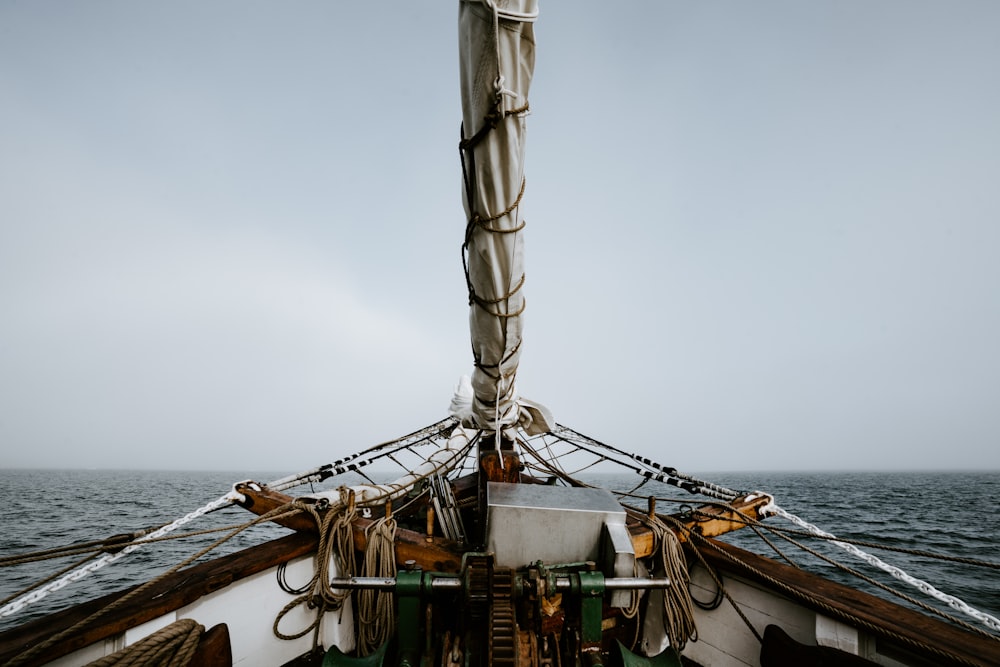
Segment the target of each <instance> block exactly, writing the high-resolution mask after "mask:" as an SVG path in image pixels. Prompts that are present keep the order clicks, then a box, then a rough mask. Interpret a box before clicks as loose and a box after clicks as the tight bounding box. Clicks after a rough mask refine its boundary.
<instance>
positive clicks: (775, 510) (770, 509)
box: [761, 500, 1000, 631]
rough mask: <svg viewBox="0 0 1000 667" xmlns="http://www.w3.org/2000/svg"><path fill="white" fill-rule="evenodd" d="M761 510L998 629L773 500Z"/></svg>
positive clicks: (998, 625)
mask: <svg viewBox="0 0 1000 667" xmlns="http://www.w3.org/2000/svg"><path fill="white" fill-rule="evenodd" d="M761 511H762V512H767V513H770V514H776V515H778V516H780V517H781V518H783V519H786V520H788V521H791V522H792V523H794V524H795V525H797V526H799V527H801V528H804V529H806V530H808V531H810V532H813V533H815V534H817V535H827V536H829V537H831V538H833V539H832V540H831V542H832V544H835V545H836V546H838V547H840V548H841V549H843V550H844V551H846V552H848V553H849V554H851V555H852V556H855V557H856V558H860V559H861V560H863V561H865V562H867V563H868V564H869V565H873V566H874V567H877V568H878V569H880V570H883V571H885V572H888V573H889V574H891V575H892V576H894V577H896V578H897V579H900V580H902V581H905V582H906V583H908V584H910V585H911V586H913V587H914V588H916V589H918V590H920V591H921V592H923V593H925V594H927V595H930V596H931V597H933V598H935V599H937V600H939V601H940V602H943V603H945V604H946V605H948V606H949V607H951V608H952V609H956V610H958V611H961V612H962V613H964V614H965V615H967V616H970V617H972V618H974V619H975V620H977V621H979V622H980V623H982V624H983V625H985V626H986V627H988V628H990V629H991V630H994V631H1000V619H998V618H996V617H995V616H991V615H990V614H987V613H985V612H982V611H979V610H978V609H975V608H974V607H971V606H969V605H968V604H967V603H966V602H964V601H963V600H960V599H959V598H957V597H955V596H954V595H949V594H947V593H944V592H942V591H940V590H938V589H937V588H935V587H934V586H932V585H931V584H929V583H927V582H926V581H923V580H922V579H917V578H916V577H913V576H911V575H909V574H907V573H906V572H904V571H903V570H902V569H900V568H898V567H895V566H893V565H889V564H888V563H886V562H884V561H882V560H881V559H879V558H878V557H877V556H874V555H872V554H869V553H866V552H864V551H862V550H861V549H858V548H857V547H856V546H854V545H852V544H848V543H846V542H843V541H840V540H837V539H836V538H835V537H834V536H833V535H832V534H830V533H827V532H826V531H824V530H822V529H820V528H819V527H817V526H815V525H813V524H811V523H809V522H808V521H805V520H803V519H800V518H799V517H797V516H795V515H794V514H791V513H790V512H787V511H785V510H784V509H782V508H781V507H778V506H777V505H776V504H775V503H774V501H773V500H772V501H771V502H770V503H769V504H768V505H766V506H765V507H763V508H761Z"/></svg>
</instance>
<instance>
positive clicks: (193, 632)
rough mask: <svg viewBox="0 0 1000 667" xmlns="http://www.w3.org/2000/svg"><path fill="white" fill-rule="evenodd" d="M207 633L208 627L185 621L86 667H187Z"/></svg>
mask: <svg viewBox="0 0 1000 667" xmlns="http://www.w3.org/2000/svg"><path fill="white" fill-rule="evenodd" d="M204 632H205V626H203V625H201V624H199V623H198V622H196V621H194V620H193V619H190V618H182V619H180V620H178V621H175V622H173V623H171V624H170V625H168V626H167V627H165V628H161V629H159V630H157V631H156V632H154V633H153V634H151V635H149V636H148V637H144V638H143V639H141V640H139V641H137V642H136V643H135V644H132V645H131V646H126V647H125V648H123V649H122V650H120V651H116V652H115V653H112V654H111V655H106V656H104V657H103V658H100V659H98V660H95V661H93V662H91V663H89V664H88V665H87V667H132V666H133V665H139V666H141V667H185V665H188V664H189V663H190V662H191V658H193V657H194V654H195V652H196V651H197V650H198V643H199V642H200V641H201V636H202V633H204Z"/></svg>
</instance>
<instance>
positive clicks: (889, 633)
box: [665, 517, 979, 667]
mask: <svg viewBox="0 0 1000 667" xmlns="http://www.w3.org/2000/svg"><path fill="white" fill-rule="evenodd" d="M665 518H670V517H665ZM675 523H677V522H676V521H675ZM679 526H680V527H681V528H685V527H684V526H683V524H679ZM686 532H687V535H688V539H689V540H690V541H691V543H692V546H694V547H695V549H694V551H695V553H696V554H698V556H699V558H701V559H702V563H703V564H705V560H704V557H703V556H702V555H701V548H703V547H707V548H708V549H710V550H712V551H714V552H715V553H716V554H718V556H720V557H722V558H723V559H725V560H726V561H728V562H729V563H731V564H733V565H735V566H737V567H739V568H741V569H744V570H746V571H748V572H752V573H753V574H754V576H755V577H758V578H759V579H760V580H762V581H765V582H767V583H769V584H770V585H771V586H774V587H775V588H778V589H780V590H782V591H785V593H787V594H788V595H789V597H791V598H792V599H797V600H806V601H808V602H809V603H810V604H813V605H815V606H816V607H817V608H818V609H820V610H823V611H825V612H826V613H827V614H828V615H830V616H831V617H832V618H837V617H838V616H841V615H842V614H845V612H843V611H842V610H839V609H837V608H835V607H833V606H831V605H830V604H829V603H827V602H826V601H824V600H823V599H821V598H819V597H817V596H815V595H813V594H812V593H810V592H809V591H807V590H804V589H801V588H797V587H795V586H791V585H789V584H788V583H787V582H785V581H783V580H781V579H777V578H775V577H773V576H771V575H769V574H767V573H766V572H763V571H762V570H760V569H759V568H757V567H754V566H753V565H751V564H750V563H747V562H745V561H742V560H740V559H739V558H737V557H736V556H735V555H734V554H732V553H729V552H728V551H726V550H724V549H723V548H722V547H721V546H719V545H718V544H716V543H715V542H714V541H713V540H710V539H708V538H706V537H703V536H702V535H699V534H698V533H695V532H694V531H691V530H687V531H686ZM695 542H697V543H698V544H699V545H701V546H700V547H699V546H696V545H695V544H694V543H695ZM726 597H727V598H728V597H729V595H728V593H727V594H726ZM846 615H847V616H848V617H849V618H850V619H851V620H852V622H853V623H855V624H857V625H858V626H859V627H860V628H861V629H864V630H867V631H869V632H871V633H872V634H876V635H883V636H885V637H887V638H890V639H894V640H896V641H897V642H899V643H900V644H903V645H905V646H911V647H916V648H918V649H920V650H923V651H927V652H929V653H933V654H935V655H938V656H942V657H944V658H947V659H948V660H949V661H952V662H957V663H961V664H964V665H969V666H970V667H977V665H978V664H979V663H973V662H970V661H969V660H968V659H965V658H963V657H961V656H958V655H955V654H954V653H951V652H949V651H947V650H945V649H942V648H940V647H938V646H936V645H931V644H928V643H926V642H923V641H920V640H919V639H914V638H913V637H912V636H908V635H902V634H900V633H899V632H896V631H894V630H891V629H887V628H885V627H884V626H882V627H880V626H876V625H875V624H873V623H872V622H871V621H869V620H867V619H864V618H861V617H860V616H857V615H855V614H849V613H848V614H846ZM755 634H756V633H755ZM758 637H759V635H758Z"/></svg>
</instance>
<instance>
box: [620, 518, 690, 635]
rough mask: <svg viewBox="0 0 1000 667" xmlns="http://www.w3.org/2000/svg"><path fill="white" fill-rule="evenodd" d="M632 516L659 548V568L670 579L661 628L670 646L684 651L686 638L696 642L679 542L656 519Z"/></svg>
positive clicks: (685, 564) (666, 590) (666, 591)
mask: <svg viewBox="0 0 1000 667" xmlns="http://www.w3.org/2000/svg"><path fill="white" fill-rule="evenodd" d="M635 516H638V517H639V518H640V519H641V520H642V521H643V523H645V524H646V525H647V526H649V528H650V529H651V530H652V531H653V535H654V536H655V538H656V541H657V542H658V543H659V545H660V553H659V559H658V565H659V567H660V568H662V570H663V573H664V575H665V576H666V577H667V579H669V580H670V587H669V588H666V589H664V590H663V629H664V630H665V631H666V633H667V637H669V638H670V645H671V646H673V647H674V648H675V649H677V650H678V651H683V650H684V646H685V645H686V644H687V642H688V640H689V639H692V640H694V641H697V640H698V628H697V626H696V625H695V621H694V608H693V607H692V606H691V593H690V591H689V589H688V586H689V584H690V581H691V578H690V577H689V576H688V571H687V562H686V561H685V559H684V553H683V550H682V548H681V543H680V540H678V539H677V535H675V534H674V531H672V530H670V529H669V528H668V527H667V526H666V524H664V523H663V522H662V521H660V520H659V519H658V518H657V517H655V516H652V517H650V516H648V515H646V514H642V513H639V512H636V513H635Z"/></svg>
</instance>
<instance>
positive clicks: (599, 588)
mask: <svg viewBox="0 0 1000 667" xmlns="http://www.w3.org/2000/svg"><path fill="white" fill-rule="evenodd" d="M576 576H577V577H578V578H579V582H580V589H579V595H580V639H581V641H582V642H583V645H584V646H585V647H586V646H588V645H594V644H596V645H598V646H599V645H600V643H601V621H602V619H603V613H602V612H603V609H604V575H603V574H601V573H600V572H578V573H577V575H576Z"/></svg>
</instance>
